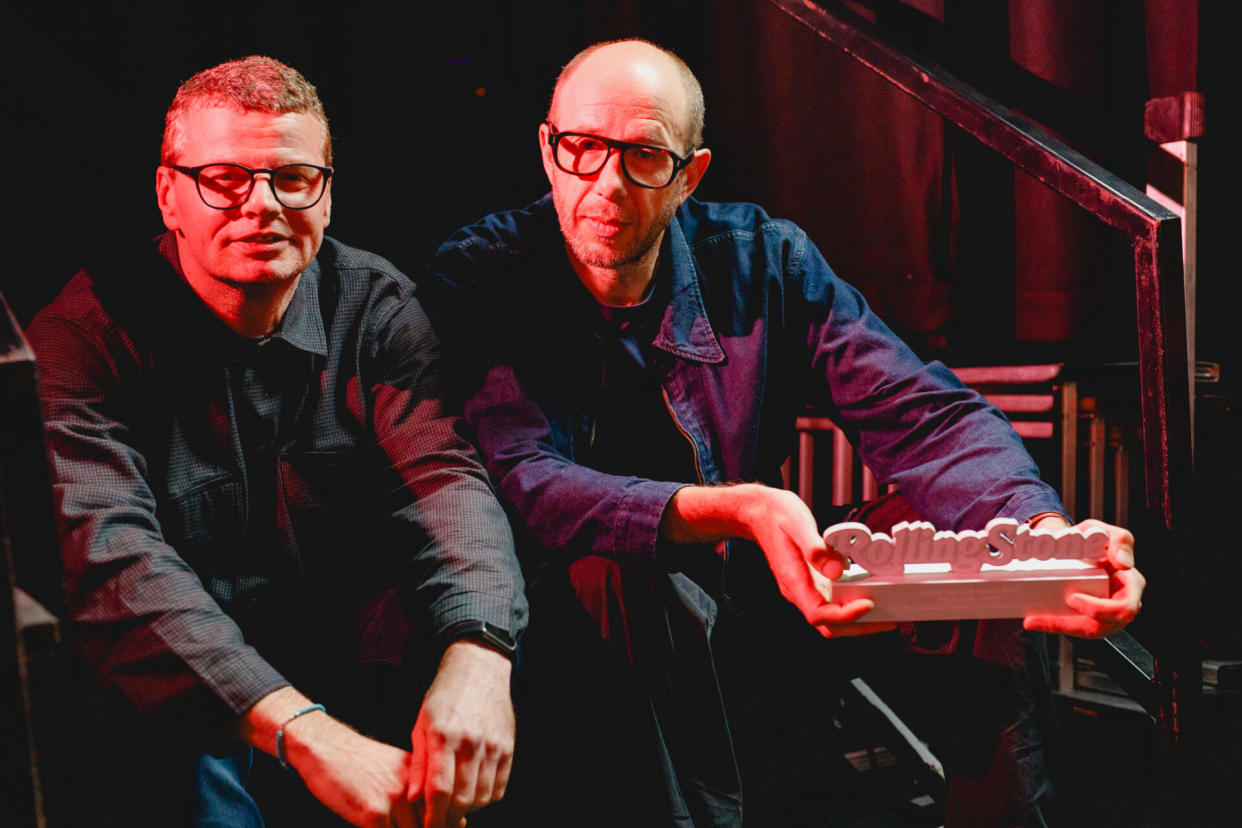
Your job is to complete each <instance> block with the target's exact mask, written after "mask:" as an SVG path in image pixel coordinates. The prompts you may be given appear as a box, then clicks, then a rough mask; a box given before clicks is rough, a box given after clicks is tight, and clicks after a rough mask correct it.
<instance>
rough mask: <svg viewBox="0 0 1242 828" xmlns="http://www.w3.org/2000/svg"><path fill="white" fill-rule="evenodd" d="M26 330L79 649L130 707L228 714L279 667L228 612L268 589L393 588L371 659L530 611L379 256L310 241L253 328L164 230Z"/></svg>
mask: <svg viewBox="0 0 1242 828" xmlns="http://www.w3.org/2000/svg"><path fill="white" fill-rule="evenodd" d="M157 248H158V249H157ZM29 335H30V340H31V342H32V344H33V346H34V348H35V352H36V359H37V365H38V366H39V371H40V383H41V394H42V396H43V401H44V417H45V420H46V422H47V435H48V441H49V451H50V454H51V459H52V464H53V470H54V489H55V498H56V504H57V507H58V513H59V517H60V521H61V542H62V548H63V556H64V561H65V571H66V582H67V589H68V600H69V606H70V610H71V612H72V615H73V620H74V630H75V638H76V642H77V647H78V650H79V652H80V653H81V654H82V655H83V657H84V658H85V659H86V661H87V662H88V663H89V664H90V665H91V666H92V667H94V668H95V671H96V673H97V674H98V675H99V676H100V678H101V679H102V680H103V681H104V682H105V683H106V684H110V685H113V686H116V687H118V688H119V689H120V690H122V691H123V692H124V693H125V694H126V695H127V696H128V697H129V698H130V699H131V700H132V701H133V702H134V704H135V705H136V706H137V707H138V708H139V709H142V710H146V711H160V710H167V709H174V708H175V709H177V710H178V711H184V710H186V709H187V708H188V709H189V710H192V711H197V712H199V713H214V714H215V715H214V717H213V718H226V719H227V717H228V716H230V715H233V716H235V715H237V714H240V713H243V712H244V711H246V710H247V709H249V708H250V707H251V706H252V705H253V704H254V703H255V702H256V701H258V700H259V699H260V698H262V697H263V696H264V695H266V694H267V693H270V692H271V691H273V690H275V689H277V688H279V687H281V686H283V685H285V684H288V683H289V682H288V681H287V680H286V678H285V677H284V676H283V675H282V674H281V672H279V671H278V670H277V669H276V668H275V667H273V666H272V664H271V661H272V659H271V658H270V657H267V654H266V653H264V652H262V651H256V649H255V648H254V647H253V646H251V644H252V643H254V642H253V641H252V640H251V636H250V634H249V632H250V631H249V630H248V629H247V630H246V634H245V635H243V630H242V628H239V626H238V621H241V623H242V625H243V627H244V626H245V624H246V623H248V621H249V620H250V619H251V617H252V616H253V613H249V614H248V613H247V610H246V608H247V606H248V604H249V603H250V602H253V601H255V600H258V599H257V598H256V596H259V597H260V598H261V597H263V596H268V595H270V594H271V593H272V591H273V590H279V589H282V588H285V587H289V588H291V589H297V588H301V587H313V588H314V590H315V591H314V592H307V593H306V594H307V595H310V594H313V595H316V596H320V597H322V596H325V595H326V596H331V600H332V603H340V604H341V605H343V606H346V607H355V606H357V607H361V606H362V605H363V604H366V603H367V602H370V604H371V606H374V605H375V598H376V596H379V595H383V594H385V591H386V590H387V591H389V592H393V588H394V587H396V588H397V590H396V591H395V593H394V594H396V595H399V597H400V599H401V600H399V601H387V602H385V606H387V607H388V608H389V609H390V610H391V609H392V608H393V607H399V608H401V609H403V610H404V612H403V613H401V614H402V615H403V618H402V619H400V620H399V621H397V622H395V627H394V626H393V624H389V623H388V622H385V621H382V620H381V621H375V622H373V623H371V624H370V626H366V627H364V628H363V630H362V639H363V640H362V645H363V647H364V649H365V648H367V647H370V648H371V649H372V650H377V651H379V653H378V657H381V658H390V657H392V655H393V653H392V652H390V651H391V650H393V649H394V648H396V647H398V646H399V644H398V643H396V642H394V641H393V640H392V636H391V633H392V631H393V629H399V628H404V629H407V630H408V629H410V628H413V629H415V630H420V631H422V634H424V635H426V636H427V637H428V638H431V637H434V636H436V635H438V634H439V633H442V632H444V631H445V630H447V629H448V628H449V627H451V626H452V625H454V624H455V623H457V622H460V621H465V620H483V621H488V622H491V623H493V624H497V625H499V626H501V627H504V628H507V629H509V630H510V631H512V632H515V633H516V632H519V631H520V630H521V628H522V627H523V626H524V625H525V617H526V603H525V598H524V597H523V594H522V581H521V576H520V573H519V571H518V567H517V564H516V561H515V558H514V554H513V542H512V536H511V533H510V530H509V527H508V524H507V522H506V520H505V517H504V514H503V512H502V510H501V509H500V507H499V505H498V504H497V502H496V500H495V498H494V496H493V493H492V490H491V486H490V484H489V481H488V478H487V475H486V472H485V471H484V470H483V468H482V467H481V466H480V464H479V462H478V460H477V458H476V454H475V452H474V450H473V448H472V447H471V446H470V445H469V443H468V442H467V441H466V440H465V439H463V436H462V435H461V433H460V430H461V423H460V421H459V420H458V419H457V418H454V417H451V416H449V415H448V414H447V413H446V411H445V410H444V407H443V405H442V378H441V375H440V370H439V346H438V343H437V341H436V338H435V335H434V334H433V332H432V330H431V328H430V326H429V324H428V323H427V319H426V317H425V316H424V314H423V311H422V309H421V307H420V306H419V304H418V302H417V300H416V299H415V298H414V289H413V286H412V284H411V283H410V282H409V281H408V280H407V279H406V278H405V277H404V276H402V275H401V274H400V273H399V272H397V270H396V269H395V268H394V267H393V266H392V265H391V264H390V263H388V262H387V261H385V260H383V259H381V258H379V257H377V256H374V255H372V254H370V253H366V252H364V251H360V250H355V249H353V248H349V247H346V246H345V245H342V244H340V243H339V242H336V241H334V240H332V239H325V240H324V245H323V248H322V249H321V250H320V252H319V254H318V256H317V257H316V259H315V260H314V261H313V262H312V263H311V265H310V266H309V267H308V268H307V269H306V271H305V272H303V273H302V275H301V278H300V281H299V284H298V287H297V290H296V292H295V293H294V296H293V298H292V300H291V302H290V305H289V307H288V309H287V310H286V312H285V315H284V317H283V319H282V322H281V324H280V326H279V329H278V330H276V331H275V332H274V333H273V334H272V335H271V336H270V337H267V338H266V339H265V340H263V341H254V340H247V339H244V338H241V337H239V336H237V335H236V334H235V333H233V332H232V331H231V330H230V329H229V328H227V326H225V325H223V324H222V323H221V322H219V321H218V320H217V319H216V318H215V317H214V316H213V315H212V314H211V313H210V312H209V311H208V310H207V308H206V307H205V306H204V305H203V304H202V302H201V301H200V300H199V299H198V298H197V296H195V295H194V293H193V292H192V291H191V290H190V289H189V287H188V286H187V285H186V284H185V282H184V280H183V279H182V278H180V270H179V266H178V264H177V255H176V245H175V242H174V239H173V237H172V235H171V234H165V235H164V236H163V237H161V239H160V240H159V243H158V245H148V246H147V247H146V248H145V249H142V250H139V251H136V252H127V253H126V254H125V255H122V256H115V257H113V259H112V260H110V261H105V262H104V263H103V264H102V266H100V267H97V268H92V269H91V271H90V272H89V273H88V272H86V271H83V272H81V273H79V274H77V275H76V276H75V277H74V278H73V280H72V281H71V282H70V283H69V284H68V286H66V288H65V290H64V291H63V292H62V293H61V295H60V296H59V297H58V298H57V299H56V301H55V302H53V303H52V304H51V305H50V306H49V307H47V308H45V309H44V310H43V311H42V312H41V313H40V314H39V315H38V316H37V317H36V319H35V321H34V323H33V324H32V326H31V328H30V331H29ZM276 605H277V606H283V604H276ZM311 610H312V612H316V611H317V608H316V607H311ZM235 619H237V620H235ZM242 619H247V620H245V621H243V620H242ZM285 621H286V623H288V624H290V625H291V626H293V625H294V624H295V623H296V622H294V621H293V620H292V619H285ZM263 623H265V624H269V625H270V624H271V619H270V618H268V619H266V620H265V621H263ZM350 632H351V633H352V632H353V631H352V630H351V631H350ZM308 637H309V636H308ZM310 643H311V644H313V643H314V642H313V641H311V642H310ZM364 655H365V653H364ZM373 655H374V653H373Z"/></svg>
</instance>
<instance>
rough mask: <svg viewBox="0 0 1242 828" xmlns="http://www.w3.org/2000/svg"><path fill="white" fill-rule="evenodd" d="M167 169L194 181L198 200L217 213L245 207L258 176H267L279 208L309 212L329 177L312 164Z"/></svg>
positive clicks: (325, 169) (327, 169) (173, 166)
mask: <svg viewBox="0 0 1242 828" xmlns="http://www.w3.org/2000/svg"><path fill="white" fill-rule="evenodd" d="M169 166H170V168H171V169H174V170H176V171H177V172H179V173H181V174H182V175H188V176H189V177H190V178H193V179H194V186H195V187H197V188H198V197H199V198H201V199H202V200H203V203H204V204H206V205H207V206H208V207H213V208H215V209H217V210H231V209H233V208H234V207H240V206H242V205H243V204H245V203H246V202H247V201H248V200H249V199H250V194H251V193H252V192H254V177H255V176H256V175H258V174H259V173H263V174H265V175H267V183H268V186H270V187H271V188H272V195H274V196H275V197H276V200H277V201H279V202H280V204H281V205H282V206H284V207H286V208H288V209H290V210H309V209H310V208H311V207H314V206H315V205H316V204H318V203H319V199H321V198H323V194H324V192H325V191H326V190H327V189H328V179H329V178H331V177H332V168H331V167H320V166H316V165H315V164H281V165H280V166H279V167H271V168H263V167H260V168H259V169H253V170H252V169H251V168H250V167H247V166H244V165H242V164H203V165H201V166H198V167H182V166H180V165H179V164H170V165H169Z"/></svg>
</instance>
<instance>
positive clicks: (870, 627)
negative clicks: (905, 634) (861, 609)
mask: <svg viewBox="0 0 1242 828" xmlns="http://www.w3.org/2000/svg"><path fill="white" fill-rule="evenodd" d="M896 628H897V622H895V621H867V622H864V623H862V624H821V625H818V626H816V628H815V629H817V630H819V634H820V635H822V636H823V637H824V638H848V637H853V636H859V635H875V634H876V633H882V632H888V631H889V630H893V629H896Z"/></svg>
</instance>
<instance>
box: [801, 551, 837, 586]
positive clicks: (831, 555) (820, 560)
mask: <svg viewBox="0 0 1242 828" xmlns="http://www.w3.org/2000/svg"><path fill="white" fill-rule="evenodd" d="M806 560H807V563H809V564H810V565H811V568H812V569H814V570H815V571H816V572H819V573H821V574H822V575H824V576H825V577H827V578H832V579H833V580H835V579H837V578H840V577H841V575H842V573H844V572H845V570H846V569H847V561H846V559H845V556H844V555H842V554H841V553H840V552H838V551H837V550H835V549H833V548H832V547H830V546H825V547H824V548H823V549H818V548H816V549H813V550H811V551H810V553H809V554H808V555H807V559H806Z"/></svg>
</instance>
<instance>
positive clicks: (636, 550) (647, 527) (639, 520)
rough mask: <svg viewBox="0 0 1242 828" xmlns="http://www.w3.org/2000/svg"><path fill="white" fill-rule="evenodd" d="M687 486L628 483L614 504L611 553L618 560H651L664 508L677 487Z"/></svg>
mask: <svg viewBox="0 0 1242 828" xmlns="http://www.w3.org/2000/svg"><path fill="white" fill-rule="evenodd" d="M687 485H689V484H686V483H670V482H664V481H654V480H643V481H639V482H636V483H634V484H633V485H631V486H629V487H628V488H627V489H626V491H625V494H624V495H623V496H622V498H621V502H620V504H619V505H618V507H617V520H616V521H615V523H614V529H613V535H612V538H613V540H612V542H613V549H612V553H613V555H614V556H615V557H617V558H619V559H626V560H638V561H642V562H645V563H652V564H653V563H655V562H656V546H657V544H658V542H659V540H660V521H661V520H663V518H664V511H665V510H666V509H667V508H668V504H669V501H671V500H672V499H673V495H675V494H676V493H677V490H678V489H682V488H685V487H686V486H687Z"/></svg>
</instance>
